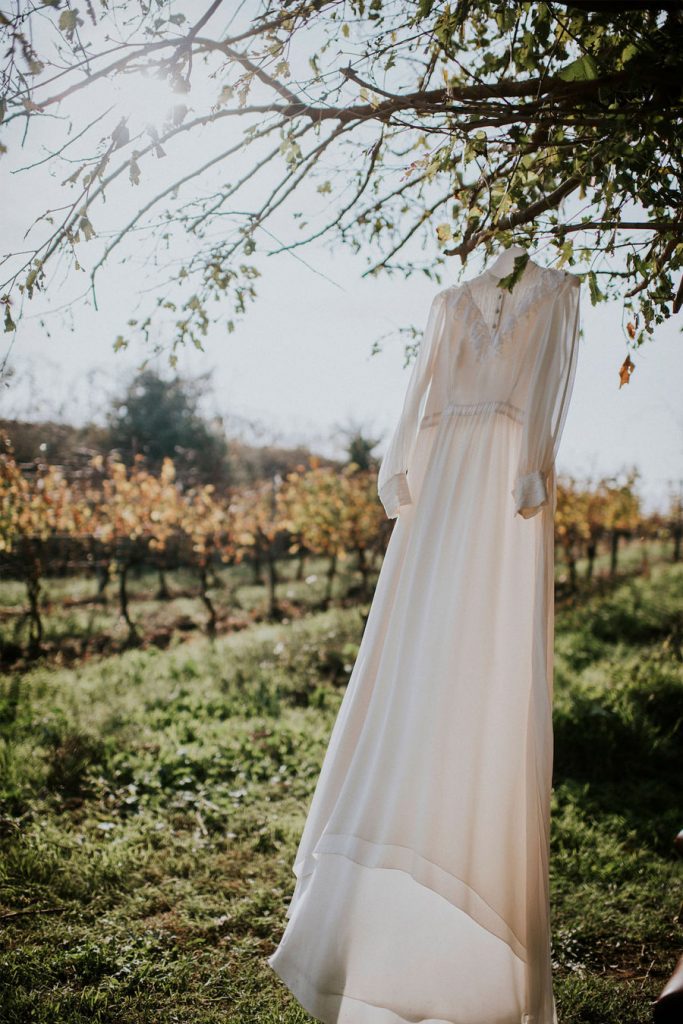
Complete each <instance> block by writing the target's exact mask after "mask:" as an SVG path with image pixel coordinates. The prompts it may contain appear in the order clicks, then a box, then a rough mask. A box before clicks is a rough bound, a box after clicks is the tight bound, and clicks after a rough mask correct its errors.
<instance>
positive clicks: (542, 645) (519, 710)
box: [268, 246, 580, 1024]
mask: <svg viewBox="0 0 683 1024" xmlns="http://www.w3.org/2000/svg"><path fill="white" fill-rule="evenodd" d="M520 255H524V250H522V249H520V248H519V247H516V246H515V247H512V248H511V249H508V250H506V251H505V252H503V254H502V255H501V256H500V257H499V259H498V261H497V263H496V264H494V266H493V267H492V268H490V269H489V270H487V271H485V272H484V273H482V274H481V275H479V276H478V277H477V278H475V279H473V280H470V281H466V282H464V283H462V284H460V285H454V286H451V287H448V288H445V289H443V290H442V291H439V292H438V294H437V295H436V296H435V298H434V300H433V303H432V306H431V310H430V313H429V317H428V321H427V326H426V330H425V333H424V336H423V338H422V342H421V345H420V348H419V351H418V356H417V359H416V361H415V363H414V365H413V369H412V372H411V376H410V380H409V382H408V387H407V393H406V395H405V401H404V405H403V410H402V413H401V415H400V418H399V421H398V423H397V425H396V428H395V430H394V433H393V436H392V439H391V442H390V444H389V446H388V449H387V451H386V454H385V456H384V458H383V460H382V463H381V466H380V471H379V477H378V491H379V497H380V499H381V501H382V503H383V506H384V508H385V510H386V513H387V516H388V517H389V518H396V519H397V522H396V524H395V526H394V528H393V531H392V534H391V537H390V540H389V543H388V546H387V549H386V554H385V557H384V561H383V564H382V569H381V572H380V575H379V579H378V582H377V587H376V590H375V595H374V598H373V602H372V605H371V608H370V613H369V616H368V619H367V623H366V626H365V631H364V634H363V637H362V641H361V644H360V648H359V652H358V657H357V660H356V663H355V665H354V668H353V671H352V673H351V677H350V679H349V683H348V686H347V689H346V692H345V694H344V698H343V701H342V704H341V707H340V710H339V713H338V716H337V719H336V721H335V724H334V728H333V730H332V733H331V738H330V741H329V746H328V749H327V752H326V755H325V759H324V762H323V765H322V770H321V773H320V776H319V779H318V783H317V787H316V790H315V793H314V795H313V799H312V802H311V804H310V807H309V811H308V816H307V820H306V824H305V827H304V830H303V834H302V836H301V841H300V844H299V848H298V852H297V855H296V858H295V861H294V865H293V871H294V874H295V876H296V885H295V888H294V893H293V896H292V898H291V901H290V904H289V907H288V908H287V911H286V917H287V918H288V920H287V925H286V928H285V930H284V934H283V935H282V938H281V940H280V943H279V945H278V947H277V949H276V950H275V952H274V953H273V954H272V955H271V956H270V957H269V958H268V963H269V964H270V966H271V967H272V968H273V970H274V971H275V972H276V973H277V974H278V975H279V977H280V978H281V979H282V980H283V981H284V982H285V984H286V985H287V986H288V988H289V989H290V991H291V992H292V993H293V994H294V995H295V996H296V998H297V999H298V1001H299V1003H300V1004H301V1005H302V1006H303V1007H304V1008H305V1009H306V1010H307V1011H308V1012H309V1013H311V1014H312V1015H313V1016H314V1017H317V1018H319V1019H320V1020H321V1021H324V1022H325V1024H408V1022H410V1024H416V1022H425V1024H557V1014H556V1008H555V999H554V995H553V990H552V978H551V956H550V925H549V889H548V857H549V825H550V794H551V776H552V760H553V733H552V717H551V711H552V691H553V632H554V603H553V597H554V591H553V582H554V542H553V513H554V510H555V501H556V489H555V458H556V455H557V450H558V445H559V441H560V437H561V434H562V430H563V426H564V422H565V418H566V413H567V408H568V404H569V400H570V396H571V393H572V389H573V383H574V377H575V370H576V360H577V352H578V335H579V293H580V280H579V278H578V277H577V276H575V275H573V274H570V273H567V272H565V271H561V270H557V269H553V268H545V267H542V266H540V265H539V264H537V263H535V262H534V261H533V260H531V259H529V260H528V262H527V263H526V265H525V266H524V270H523V272H522V275H521V277H520V278H519V279H518V280H517V281H516V283H515V284H514V287H513V289H512V291H511V292H510V291H508V290H504V289H503V288H502V287H498V280H499V278H500V277H501V276H503V275H504V274H506V273H508V272H509V271H510V270H512V261H513V258H514V257H515V256H520Z"/></svg>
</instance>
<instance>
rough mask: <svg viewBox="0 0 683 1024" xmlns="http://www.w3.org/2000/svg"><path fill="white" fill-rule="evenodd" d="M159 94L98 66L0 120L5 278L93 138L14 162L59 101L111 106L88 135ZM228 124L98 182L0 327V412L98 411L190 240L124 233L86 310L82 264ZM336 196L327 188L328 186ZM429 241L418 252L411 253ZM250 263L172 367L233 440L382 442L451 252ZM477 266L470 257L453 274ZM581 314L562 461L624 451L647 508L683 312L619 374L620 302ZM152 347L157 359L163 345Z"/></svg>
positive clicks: (286, 257)
mask: <svg viewBox="0 0 683 1024" xmlns="http://www.w3.org/2000/svg"><path fill="white" fill-rule="evenodd" d="M202 88H203V89H205V90H206V93H205V95H202ZM215 92H216V83H215V82H213V83H208V82H206V81H205V82H204V84H203V86H201V87H200V86H199V85H198V86H197V87H196V88H195V86H193V92H192V94H191V95H190V97H189V102H190V103H191V104H194V105H196V108H197V109H200V108H201V107H202V105H203V104H205V103H207V101H208V102H211V99H210V97H211V96H213V95H215ZM187 101H188V100H186V102H187ZM171 102H177V97H171ZM168 103H169V95H168V94H167V93H166V91H165V89H164V87H163V86H161V85H157V83H143V84H142V88H141V83H140V82H139V81H137V82H135V81H133V82H131V81H128V82H124V83H121V84H119V83H115V82H111V81H108V82H104V83H102V84H101V86H100V87H99V89H98V88H97V87H96V88H94V89H91V88H88V89H87V90H84V92H83V93H80V94H77V96H76V97H74V99H73V100H71V101H70V102H69V106H68V110H67V108H66V107H63V108H62V109H61V110H60V117H61V119H60V118H51V119H50V120H44V121H42V122H40V121H37V120H36V121H35V122H33V125H32V127H31V129H30V131H29V133H28V138H27V140H26V142H25V143H24V145H23V148H19V145H18V139H19V132H18V131H9V132H7V133H6V134H7V136H9V137H8V138H5V141H6V144H8V148H9V152H8V154H6V155H5V156H4V157H3V158H2V160H1V161H0V187H1V189H2V192H1V194H2V196H3V200H2V234H1V238H2V242H1V244H0V256H2V259H3V261H4V265H3V266H2V268H1V269H2V274H1V279H2V281H3V283H4V282H5V280H6V278H7V276H8V269H9V268H16V261H15V262H12V261H11V260H9V261H8V260H6V257H7V255H8V254H10V253H15V252H17V251H19V250H24V251H25V250H27V249H28V248H32V247H33V245H35V244H36V241H35V240H37V239H40V238H43V237H44V234H45V231H46V230H48V226H47V225H46V224H45V223H44V222H40V223H38V224H37V225H35V226H34V227H33V228H32V230H31V231H30V232H29V234H28V235H26V231H27V229H28V228H29V226H30V225H31V224H32V223H33V222H34V221H35V220H36V218H37V217H39V216H40V215H41V214H42V213H43V212H44V211H45V210H46V209H47V208H48V207H53V208H54V207H57V206H60V205H62V204H63V203H64V202H65V198H68V197H69V189H68V187H67V189H66V190H65V189H64V187H63V185H62V184H61V183H62V182H63V181H64V179H65V178H66V177H67V176H68V175H69V174H70V173H71V172H72V170H73V169H74V167H75V166H77V162H78V161H77V156H78V153H79V152H80V153H81V154H85V153H91V152H92V151H93V148H94V147H93V146H92V145H91V146H90V147H88V146H86V145H85V144H83V145H79V143H78V142H77V141H76V142H74V143H73V145H72V147H70V149H69V150H67V151H66V158H68V159H69V160H72V161H73V162H72V163H67V162H66V159H65V160H61V161H57V162H54V161H53V162H52V163H51V164H48V163H45V164H42V165H40V166H37V167H33V168H31V169H30V170H29V171H24V172H20V171H19V170H18V169H19V168H21V167H24V166H26V165H29V164H32V163H34V162H35V161H36V160H39V159H43V158H44V157H45V155H46V154H47V153H48V151H49V149H50V147H56V146H57V145H59V144H60V142H63V140H64V138H65V136H64V134H63V133H64V120H63V118H64V117H65V116H66V114H67V113H70V114H71V115H72V116H73V117H74V124H75V125H77V126H80V125H81V124H82V123H83V122H84V121H85V120H86V119H87V120H92V117H93V116H94V112H96V111H99V110H100V109H102V110H104V109H106V108H107V107H111V113H110V115H109V116H108V118H107V119H106V120H104V119H103V121H102V125H103V126H104V125H105V124H106V125H107V126H108V128H105V127H102V128H101V129H100V128H97V127H96V128H95V133H94V136H93V138H95V139H97V138H99V137H102V136H104V135H106V134H107V131H110V130H111V128H112V127H113V125H114V124H115V123H116V121H117V120H118V117H119V116H121V113H122V112H125V113H126V114H128V115H130V117H131V124H133V123H134V121H135V117H138V118H141V119H143V120H144V119H146V118H152V119H155V120H158V119H159V118H160V116H161V112H163V111H165V110H166V109H167V108H168ZM139 123H142V120H141V121H140V122H139ZM21 127H22V129H23V125H22V126H21ZM238 138H239V133H238V127H237V125H236V124H235V123H233V122H228V123H227V124H224V126H222V128H221V135H220V139H219V140H218V143H217V141H216V137H215V133H214V135H213V136H212V135H211V134H210V133H209V131H208V130H206V131H205V130H204V129H201V130H200V131H199V132H197V133H193V134H192V135H191V136H190V135H188V136H180V140H179V142H178V143H176V144H174V145H170V146H168V147H167V150H168V153H167V156H166V157H165V158H164V160H159V161H155V162H154V163H149V162H148V163H146V164H144V165H143V167H142V180H141V183H140V185H138V186H132V185H131V184H130V183H129V182H128V180H127V177H126V176H124V178H123V179H122V180H121V181H119V182H117V183H114V185H112V186H111V187H110V189H108V192H107V198H106V202H104V203H101V202H100V203H98V204H96V205H95V206H94V207H93V209H92V211H91V213H90V219H91V221H92V222H93V225H94V228H95V230H96V232H97V238H96V239H93V240H92V241H90V242H82V243H80V244H79V245H78V246H77V253H78V259H79V262H80V263H81V264H82V266H83V267H84V268H85V270H84V271H80V272H78V271H75V270H73V269H69V268H68V265H67V261H66V260H65V259H63V258H62V259H60V260H59V261H58V262H56V263H55V264H54V265H53V266H52V268H48V276H49V287H48V289H47V291H46V292H45V293H36V295H35V297H34V298H33V299H32V300H31V301H25V303H24V313H23V317H22V319H21V321H20V322H19V329H18V331H17V333H16V336H13V335H11V334H2V335H0V364H1V363H2V362H3V360H5V357H7V362H6V371H5V376H4V379H3V381H2V388H1V390H0V403H1V404H0V415H2V416H3V417H4V416H12V417H18V418H21V417H27V418H33V419H37V418H42V417H47V416H50V417H55V416H56V417H59V418H61V419H63V420H66V421H68V422H72V423H75V424H81V423H85V422H88V421H91V420H93V421H95V422H101V421H102V415H103V410H104V409H105V408H106V407H107V404H108V402H109V401H110V400H111V399H112V398H113V396H115V395H118V394H120V393H121V391H122V388H123V386H124V383H125V381H126V380H127V379H128V377H129V376H130V374H131V373H132V372H133V371H134V369H135V367H136V366H138V365H139V364H140V363H141V362H142V360H143V359H145V358H146V357H149V356H150V355H151V350H150V347H149V346H146V345H145V344H144V342H143V341H142V340H140V339H137V338H136V336H135V335H130V336H131V337H132V338H133V339H134V340H133V342H132V344H131V345H130V347H129V348H128V349H127V350H121V351H118V352H114V351H113V342H114V339H115V338H116V336H117V335H119V334H126V335H127V336H129V332H128V330H127V327H126V323H127V321H128V319H130V318H132V317H140V316H141V315H142V314H143V312H144V313H147V312H150V310H151V309H152V308H153V305H152V303H153V301H154V297H155V296H156V295H157V294H162V293H163V294H166V292H164V291H163V282H165V281H167V280H168V278H169V266H173V267H175V268H176V269H177V267H178V266H179V265H180V261H182V260H183V259H187V258H188V257H190V256H191V255H192V254H193V247H196V242H195V240H194V239H193V238H192V237H187V236H183V235H181V234H179V233H178V232H175V233H173V232H172V237H171V238H170V239H169V240H168V241H167V240H165V239H163V238H162V234H163V232H162V231H161V229H156V232H155V231H154V230H152V231H151V232H150V233H148V234H147V235H146V236H144V237H143V236H142V235H139V236H138V235H136V236H133V237H131V239H129V240H128V241H127V242H126V241H124V243H123V244H122V245H121V246H120V247H119V248H118V249H116V250H115V251H114V253H113V254H112V257H111V258H110V260H109V261H108V262H107V263H106V264H105V267H104V268H103V269H102V270H101V271H100V272H99V274H98V278H97V304H98V309H97V310H95V309H94V308H93V305H92V301H91V299H90V298H88V297H87V288H88V274H87V271H89V269H90V267H91V266H92V265H93V264H94V263H95V262H96V260H97V259H98V257H99V255H100V254H101V251H102V244H103V242H106V241H108V240H109V239H110V238H111V237H112V236H113V233H114V232H115V231H116V230H117V229H118V228H120V227H121V226H122V224H124V223H126V222H127V221H128V220H129V219H130V217H131V216H132V215H133V214H134V213H135V212H136V210H137V209H138V207H139V206H140V205H141V204H142V203H144V202H145V201H146V199H147V198H149V197H150V196H151V195H153V194H155V193H156V192H157V191H158V190H159V189H160V188H161V187H163V186H164V185H165V184H166V183H168V182H169V181H171V180H173V179H174V178H176V177H179V176H180V175H182V174H183V173H186V170H189V169H191V168H193V167H195V166H196V164H197V161H198V157H199V160H200V162H203V161H204V160H205V159H207V158H208V157H209V156H210V154H211V152H213V151H214V150H215V147H216V145H217V144H220V146H222V147H225V146H226V145H227V144H229V143H230V141H231V140H233V139H234V140H237V139H238ZM334 172H338V168H335V167H331V168H330V173H334ZM221 173H224V172H223V171H222V169H221V166H220V165H219V166H218V168H217V169H215V170H214V171H213V172H211V173H209V174H208V175H204V176H202V178H201V179H198V180H197V181H196V182H195V183H193V184H191V185H189V186H186V187H184V188H183V189H182V190H181V198H183V199H185V200H187V199H188V198H189V197H190V196H191V195H193V194H201V195H205V194H206V195H208V194H210V193H211V191H212V190H213V189H215V188H216V186H217V185H219V184H220V181H221V177H220V176H221ZM272 180H274V179H271V180H270V181H269V179H268V177H267V176H266V177H265V178H262V179H259V180H258V181H254V183H253V190H254V195H258V192H259V190H261V191H262V190H263V189H264V188H267V187H268V186H269V184H270V185H272ZM71 191H72V192H73V190H71ZM314 196H315V194H314ZM309 201H310V202H313V203H315V202H316V199H315V197H314V198H313V199H312V200H310V199H309ZM332 201H338V196H333V197H332ZM317 203H318V205H320V199H319V197H318V200H317ZM160 209H162V208H160ZM313 212H315V211H313ZM271 227H272V230H274V231H276V232H281V233H282V234H283V236H284V237H287V238H289V237H292V234H291V232H292V231H293V227H292V222H291V221H290V220H289V219H288V217H287V216H286V215H285V214H283V215H281V216H280V217H279V218H278V219H277V220H276V221H275V222H274V224H273V225H271ZM223 229H224V226H223V225H221V223H220V222H219V223H218V224H217V225H216V226H215V227H212V229H211V230H212V237H218V234H217V233H218V232H220V231H221V230H223ZM145 239H146V240H145ZM436 252H437V248H436V243H434V253H435V255H436ZM155 255H156V256H158V258H159V262H158V265H156V264H155V259H154V256H155ZM424 255H425V253H424V252H419V256H420V257H421V258H424ZM531 255H532V257H536V256H539V254H537V253H534V252H532V253H531ZM539 262H543V260H542V259H541V258H539ZM259 265H260V268H261V271H262V277H261V278H260V280H259V281H258V284H257V287H258V298H257V301H256V303H255V305H253V306H252V307H250V308H249V310H248V312H247V315H246V317H245V318H244V319H243V320H241V321H239V322H238V323H237V328H236V330H235V332H234V333H232V334H228V332H227V330H226V322H227V320H228V319H230V318H231V317H232V316H233V311H232V309H231V308H229V307H227V305H226V308H225V309H224V310H222V309H221V308H220V306H214V307H212V310H211V312H212V315H215V316H217V317H218V322H217V323H216V324H214V325H212V326H211V327H210V329H209V334H208V337H207V338H206V340H205V342H204V348H205V351H204V352H199V351H196V350H194V349H192V350H189V349H186V350H180V351H179V353H178V355H179V362H178V371H179V372H180V373H181V374H184V375H192V376H194V375H196V374H200V373H202V372H204V371H207V370H210V371H211V372H212V375H211V385H210V389H209V390H208V391H207V395H206V401H205V403H204V409H203V411H204V412H205V413H206V415H209V416H211V415H219V416H222V417H223V418H224V421H225V423H226V425H227V427H228V429H229V431H230V432H231V433H233V434H237V435H240V434H241V435H242V436H244V437H245V438H246V439H250V440H255V441H257V442H262V443H277V444H283V445H290V444H291V445H294V444H307V445H310V446H311V447H312V448H313V449H315V450H317V451H320V452H321V453H323V454H327V455H331V456H335V455H340V454H342V453H343V450H344V430H345V428H350V427H352V426H356V427H359V428H361V429H362V430H363V432H364V433H365V434H366V435H370V436H373V437H376V438H378V439H381V443H380V444H379V445H378V447H377V454H381V453H382V451H383V450H384V446H385V445H386V443H387V441H388V438H389V437H390V435H391V431H392V429H393V427H394V425H395V422H396V420H397V418H398V415H399V413H400V410H401V406H402V402H403V397H404V394H405V388H406V385H407V381H408V376H409V372H410V368H409V367H405V366H404V346H405V343H404V341H403V340H402V339H401V337H400V336H399V335H398V334H397V333H396V332H397V331H398V329H399V328H400V327H402V326H403V327H405V326H407V325H414V326H415V327H418V328H422V327H424V325H425V323H426V319H427V313H428V310H429V306H430V304H431V301H432V298H433V295H434V292H435V290H437V288H438V287H442V286H444V285H448V284H450V283H456V281H457V279H458V278H457V276H456V275H457V274H458V272H459V266H458V267H456V266H455V265H454V266H453V270H452V276H451V279H449V277H448V270H447V271H446V274H445V276H444V280H443V282H442V285H441V286H437V285H435V283H434V282H432V281H429V280H428V279H427V278H426V277H424V275H421V274H418V275H415V276H414V277H413V278H412V279H409V280H407V281H406V280H403V278H402V277H400V278H399V277H393V278H389V277H383V276H380V277H373V278H362V276H361V275H362V273H363V271H364V270H365V269H366V262H365V259H364V258H363V255H362V254H360V255H354V254H353V253H352V252H350V251H349V250H347V249H343V248H341V247H340V246H332V247H330V246H329V245H327V244H325V243H323V242H317V243H313V244H311V245H310V246H307V247H304V248H301V249H297V250H296V251H295V253H282V254H278V255H275V256H271V257H267V258H266V257H261V259H260V264H259ZM480 269H481V267H480V265H479V264H478V263H477V261H476V259H475V260H473V261H472V264H471V265H469V264H468V267H467V268H466V271H465V276H466V278H472V277H474V276H476V274H477V273H478V272H479V270H480ZM160 288H161V290H160ZM84 294H85V296H86V297H85V298H83V296H84ZM581 318H582V327H583V336H582V338H581V341H580V346H579V357H578V366H577V374H576V380H575V384H574V391H573V396H572V401H571V404H570V408H569V413H568V416H567V421H566V425H565V429H564V433H563V437H562V442H561V445H560V450H559V455H558V459H557V468H558V470H559V471H560V472H568V473H573V474H575V475H577V476H586V475H593V476H596V475H602V474H606V475H610V474H614V473H617V472H619V471H620V470H621V469H623V468H625V467H628V466H631V465H636V466H637V467H638V468H639V470H640V472H641V483H640V490H641V493H642V495H643V498H644V502H645V506H646V508H654V507H656V506H660V505H662V504H663V503H664V502H665V499H666V495H667V492H668V490H669V487H670V486H671V485H672V483H674V484H675V485H676V486H678V485H679V482H680V480H681V478H683V403H681V398H680V395H681V383H682V374H681V339H680V332H681V316H680V315H679V316H678V317H672V318H670V319H669V320H668V321H667V322H666V323H664V324H662V325H661V326H659V327H658V328H657V329H656V331H655V333H654V335H653V337H652V340H651V341H649V342H647V343H646V344H645V345H644V346H643V347H642V348H641V349H639V350H638V351H637V352H635V353H633V354H632V358H633V361H634V363H635V371H634V373H633V375H632V378H631V381H630V383H629V384H628V385H626V386H624V387H622V388H621V389H620V388H619V377H618V370H619V367H620V365H621V363H622V361H623V359H624V357H625V356H626V352H627V348H626V340H625V337H624V333H623V329H622V310H621V305H620V304H619V303H609V304H604V305H601V306H598V307H595V308H593V307H592V306H591V304H590V300H589V297H588V289H587V286H584V289H583V296H582V306H581ZM15 319H16V316H15ZM170 323H171V321H170V320H169V318H168V317H166V318H164V316H163V315H162V314H161V313H160V314H157V315H156V316H155V319H154V327H153V334H154V336H155V337H158V338H163V337H164V336H168V329H169V324H170ZM380 338H384V340H383V341H382V344H381V351H380V352H378V353H375V354H373V352H372V350H373V345H374V343H375V342H377V340H378V339H380ZM8 352H9V355H8ZM152 362H153V365H157V366H158V367H159V368H160V369H161V370H162V371H168V367H167V364H166V363H165V361H164V359H163V357H162V358H161V360H160V361H157V362H156V363H154V361H152ZM7 371H9V373H8V372H7Z"/></svg>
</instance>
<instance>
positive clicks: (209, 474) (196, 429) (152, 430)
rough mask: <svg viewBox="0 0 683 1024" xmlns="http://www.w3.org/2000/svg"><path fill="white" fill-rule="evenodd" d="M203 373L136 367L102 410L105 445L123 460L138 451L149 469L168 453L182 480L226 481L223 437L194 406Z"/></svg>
mask: <svg viewBox="0 0 683 1024" xmlns="http://www.w3.org/2000/svg"><path fill="white" fill-rule="evenodd" d="M208 376H209V375H208V374H202V375H201V376H200V377H198V378H197V379H196V380H185V379H181V378H180V377H176V378H174V379H173V380H165V379H164V378H163V377H161V376H159V374H158V373H157V372H156V371H155V370H151V369H145V370H143V371H142V372H140V373H137V374H136V375H135V376H134V377H133V379H132V380H131V381H130V383H129V384H128V386H127V387H126V389H125V392H124V394H123V395H122V396H121V397H120V398H118V399H116V400H115V402H114V405H113V408H112V410H111V411H110V413H109V415H108V425H109V446H110V447H111V448H114V449H118V450H119V451H120V453H121V456H122V458H123V459H124V461H125V462H127V463H128V464H131V463H132V461H133V460H134V458H135V456H136V455H144V456H145V459H146V464H147V465H148V466H149V467H150V469H152V470H153V469H155V468H159V467H160V466H161V465H162V463H163V460H164V458H166V457H168V458H172V459H173V462H174V464H175V467H176V470H177V473H178V476H179V477H180V478H182V479H183V480H184V482H186V483H193V484H194V483H208V482H210V483H225V482H227V481H228V479H229V476H230V472H229V459H228V444H227V441H226V439H225V437H223V436H221V435H219V434H218V433H217V432H215V431H214V430H213V429H212V428H211V427H210V426H209V425H208V424H207V422H206V421H205V420H204V419H203V418H202V416H201V415H200V414H199V412H198V405H199V400H200V397H201V393H202V390H206V387H207V382H208Z"/></svg>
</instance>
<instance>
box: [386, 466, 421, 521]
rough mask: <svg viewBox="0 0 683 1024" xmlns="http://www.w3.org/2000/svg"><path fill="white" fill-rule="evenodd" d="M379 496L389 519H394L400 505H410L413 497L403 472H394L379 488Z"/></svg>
mask: <svg viewBox="0 0 683 1024" xmlns="http://www.w3.org/2000/svg"><path fill="white" fill-rule="evenodd" d="M379 498H380V501H381V502H382V504H383V505H384V511H385V512H386V514H387V517H388V518H389V519H395V518H396V516H397V515H398V513H399V508H400V506H401V505H412V503H413V499H412V496H411V493H410V488H409V487H408V478H407V476H406V474H405V473H395V474H394V476H392V477H390V478H389V479H388V480H387V481H386V483H385V484H384V486H383V487H381V488H380V489H379Z"/></svg>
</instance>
